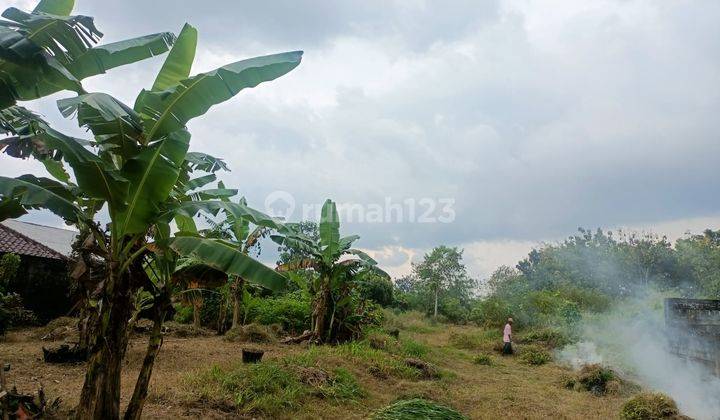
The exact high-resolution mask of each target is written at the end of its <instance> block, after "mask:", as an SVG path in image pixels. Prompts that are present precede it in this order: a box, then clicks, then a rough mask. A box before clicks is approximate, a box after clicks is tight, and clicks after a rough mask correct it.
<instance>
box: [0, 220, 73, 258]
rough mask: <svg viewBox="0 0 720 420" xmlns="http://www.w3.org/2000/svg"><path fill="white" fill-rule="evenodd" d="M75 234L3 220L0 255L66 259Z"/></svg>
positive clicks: (1, 224)
mask: <svg viewBox="0 0 720 420" xmlns="http://www.w3.org/2000/svg"><path fill="white" fill-rule="evenodd" d="M77 234H78V233H77V232H76V231H74V230H68V229H60V228H55V227H51V226H43V225H37V224H35V223H27V222H20V221H18V220H5V221H4V222H2V223H0V253H5V252H12V253H15V254H18V255H28V256H32V257H41V258H53V259H66V258H67V257H69V256H70V254H71V253H72V242H73V241H74V240H75V237H76V236H77Z"/></svg>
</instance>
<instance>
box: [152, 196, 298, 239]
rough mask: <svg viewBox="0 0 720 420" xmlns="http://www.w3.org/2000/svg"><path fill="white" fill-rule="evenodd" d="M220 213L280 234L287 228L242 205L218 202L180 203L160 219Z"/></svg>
mask: <svg viewBox="0 0 720 420" xmlns="http://www.w3.org/2000/svg"><path fill="white" fill-rule="evenodd" d="M221 211H223V212H225V214H227V215H229V216H230V217H233V218H236V219H245V220H248V221H250V222H251V223H253V224H255V225H256V226H262V227H266V228H270V229H275V230H277V231H280V232H285V231H287V228H286V227H285V226H284V225H283V224H282V223H279V222H277V221H276V220H274V219H273V218H272V217H270V216H268V215H267V214H265V213H262V212H260V211H258V210H255V209H253V208H250V207H248V206H247V205H244V204H240V203H233V202H229V201H219V200H210V201H186V202H182V203H179V204H176V205H175V206H173V207H172V208H170V209H168V210H167V211H166V213H165V214H164V215H163V216H162V217H161V219H162V220H170V219H172V218H174V217H175V216H176V215H178V214H181V215H184V216H187V217H194V216H195V215H196V214H198V213H200V212H203V213H207V214H210V215H213V216H215V215H217V214H218V213H219V212H221Z"/></svg>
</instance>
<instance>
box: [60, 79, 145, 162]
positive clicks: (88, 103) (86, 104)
mask: <svg viewBox="0 0 720 420" xmlns="http://www.w3.org/2000/svg"><path fill="white" fill-rule="evenodd" d="M57 105H58V109H60V113H62V115H63V116H65V117H69V116H71V115H73V114H75V113H77V119H78V124H80V126H84V127H87V128H89V129H90V130H91V131H92V132H93V134H94V135H95V140H96V141H97V143H98V144H99V145H100V148H101V151H102V152H111V153H113V154H116V155H119V156H120V157H122V159H123V161H124V160H126V159H129V158H131V157H133V156H134V155H135V154H137V152H138V146H139V143H140V142H141V141H142V121H141V120H140V117H139V116H138V115H137V114H136V113H135V111H133V110H132V108H130V107H129V106H127V105H125V104H123V103H122V102H120V101H118V100H117V99H115V98H113V97H112V96H110V95H108V94H106V93H87V94H84V95H79V96H76V97H74V98H67V99H60V100H59V101H58V102H57Z"/></svg>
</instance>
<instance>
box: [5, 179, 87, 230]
mask: <svg viewBox="0 0 720 420" xmlns="http://www.w3.org/2000/svg"><path fill="white" fill-rule="evenodd" d="M0 197H2V198H3V199H14V200H16V201H17V203H19V204H20V205H21V206H22V207H23V208H25V209H47V210H50V211H51V212H53V213H55V214H56V215H58V216H60V217H62V218H63V219H65V220H66V221H68V222H70V223H77V222H78V220H79V215H80V214H81V213H82V211H81V210H80V208H79V207H77V206H76V205H75V202H74V199H75V197H74V195H73V193H72V191H70V190H69V189H68V188H66V187H65V186H64V185H62V184H60V183H59V182H57V181H53V180H52V179H48V178H37V177H35V176H34V175H22V176H20V177H18V178H8V177H4V176H0ZM6 205H7V206H9V207H10V208H13V207H14V208H15V210H17V207H16V206H10V205H9V204H6ZM10 215H11V214H10V213H8V214H2V215H0V217H5V218H7V217H8V216H10Z"/></svg>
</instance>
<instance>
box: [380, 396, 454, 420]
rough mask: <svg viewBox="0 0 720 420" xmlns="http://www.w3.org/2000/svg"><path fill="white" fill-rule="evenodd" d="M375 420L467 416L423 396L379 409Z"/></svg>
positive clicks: (450, 419) (440, 419)
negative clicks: (422, 397)
mask: <svg viewBox="0 0 720 420" xmlns="http://www.w3.org/2000/svg"><path fill="white" fill-rule="evenodd" d="M372 418H373V419H374V420H415V419H428V420H463V419H465V416H463V415H462V414H460V413H458V412H457V411H455V410H453V409H452V408H450V407H446V406H444V405H440V404H438V403H436V402H433V401H428V400H424V399H421V398H413V399H410V400H400V401H397V402H395V403H392V404H390V405H389V406H387V407H385V408H383V409H382V410H380V411H377V412H376V413H375V414H374V415H373V416H372Z"/></svg>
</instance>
